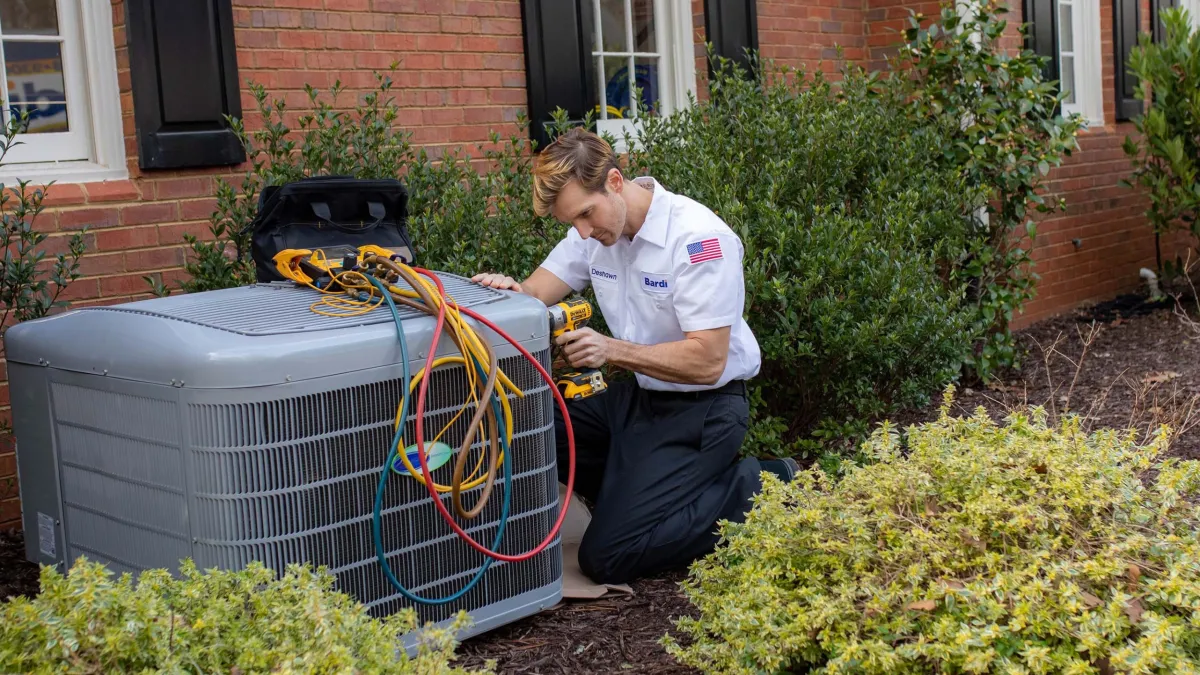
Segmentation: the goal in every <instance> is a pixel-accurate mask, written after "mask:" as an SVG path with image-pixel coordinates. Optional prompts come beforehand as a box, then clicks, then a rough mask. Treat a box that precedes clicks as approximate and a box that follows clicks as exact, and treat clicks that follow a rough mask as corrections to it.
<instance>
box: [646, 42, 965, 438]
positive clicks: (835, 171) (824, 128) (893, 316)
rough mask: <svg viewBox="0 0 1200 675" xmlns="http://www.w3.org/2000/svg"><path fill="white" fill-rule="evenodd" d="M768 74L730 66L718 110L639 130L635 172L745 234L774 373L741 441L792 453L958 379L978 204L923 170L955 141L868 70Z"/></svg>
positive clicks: (720, 78)
mask: <svg viewBox="0 0 1200 675" xmlns="http://www.w3.org/2000/svg"><path fill="white" fill-rule="evenodd" d="M759 71H760V72H762V73H764V78H763V80H761V81H758V80H753V79H749V78H744V77H740V76H739V74H738V73H737V72H736V71H735V70H734V69H733V68H732V67H731V66H730V64H728V63H727V62H724V63H722V65H721V66H720V67H719V68H718V70H717V72H716V73H715V77H714V79H713V81H712V83H711V90H712V92H713V96H712V97H711V99H710V101H709V102H706V103H699V104H695V105H693V106H691V107H689V108H686V109H684V110H683V111H681V112H679V113H677V114H675V115H672V116H670V117H667V118H662V119H654V118H649V119H647V120H646V121H645V125H644V130H643V132H642V135H641V138H640V141H641V148H640V149H637V150H635V151H633V152H632V153H631V154H630V165H631V169H632V172H633V173H635V174H640V173H648V174H651V175H654V176H655V177H656V178H657V179H658V180H659V181H661V182H662V183H663V185H664V186H666V187H667V188H668V189H671V190H673V191H677V192H679V193H681V194H684V195H687V196H689V197H692V198H694V199H696V200H698V201H700V202H701V203H703V204H705V205H707V206H708V207H709V208H711V209H713V211H715V212H716V213H717V214H718V215H719V216H721V217H722V218H723V219H724V220H725V221H726V222H727V223H728V224H729V225H730V227H732V228H733V229H734V230H735V231H736V232H737V233H738V235H739V236H740V237H741V238H742V241H743V243H744V245H745V248H746V255H745V268H746V293H747V295H746V317H747V319H748V321H749V323H750V326H751V328H752V329H753V330H754V333H755V335H756V337H757V338H758V340H759V344H760V347H761V348H762V352H763V362H764V363H763V370H762V373H761V375H760V376H759V377H758V378H756V379H755V380H754V381H753V384H754V389H755V392H754V401H755V416H754V419H755V421H754V426H753V428H752V430H751V435H750V440H749V442H748V443H747V444H746V447H747V450H748V451H749V452H754V453H763V454H776V455H783V454H790V453H791V452H794V451H795V450H796V449H797V448H796V447H794V446H793V444H798V445H799V447H800V449H805V450H812V449H815V447H814V446H816V445H817V444H820V443H824V444H825V445H827V446H828V445H829V443H830V442H831V441H843V439H845V438H846V437H847V436H849V437H850V438H854V437H855V436H859V437H861V434H862V433H863V432H865V429H866V424H867V422H868V420H870V419H871V418H873V417H876V416H878V415H882V414H886V413H888V412H891V411H893V410H896V409H897V408H901V407H907V406H920V405H923V404H925V403H927V401H928V395H929V393H930V392H935V391H938V390H940V389H941V388H942V387H944V386H945V384H946V383H947V382H949V381H950V380H951V379H952V378H954V377H955V376H956V375H957V373H958V372H959V371H960V369H961V366H962V363H963V361H964V359H965V358H966V357H967V355H968V353H969V351H970V347H971V341H972V337H973V335H972V331H971V325H970V319H971V314H970V313H969V312H968V311H967V310H966V309H965V308H964V303H963V295H964V292H965V291H964V284H963V283H961V282H960V281H957V280H955V279H950V278H946V275H945V268H946V265H947V261H953V260H954V259H955V257H956V256H957V255H958V254H959V253H960V252H961V251H962V250H963V249H964V247H965V246H966V240H967V238H968V236H969V232H968V227H969V222H968V220H967V218H966V214H968V213H969V212H970V209H971V206H972V205H973V204H974V203H977V200H978V198H979V197H978V195H977V193H973V192H972V190H970V189H969V188H968V187H967V186H966V185H965V184H964V181H963V180H962V179H961V177H960V176H959V175H958V172H957V171H956V170H953V169H947V168H943V167H939V166H938V165H937V164H936V163H932V162H928V161H926V159H925V156H926V154H927V148H928V147H929V144H930V143H931V139H936V138H937V137H938V136H939V134H941V133H943V131H942V130H941V129H939V128H937V127H936V126H935V125H932V124H926V123H924V122H919V123H912V124H906V123H905V120H906V118H905V117H903V116H902V115H900V114H899V110H898V109H897V107H896V106H895V105H894V104H893V103H892V101H891V99H889V98H887V97H884V96H880V95H877V93H876V92H875V91H874V89H875V87H876V85H877V82H876V80H875V79H874V78H872V77H870V76H868V75H866V74H864V73H863V72H862V71H860V70H851V71H849V72H847V73H846V74H845V78H844V80H843V81H842V83H841V85H840V88H839V89H838V90H837V91H834V90H833V88H832V87H831V85H830V83H829V82H827V81H826V80H825V79H824V78H823V77H821V75H820V74H817V75H816V76H814V77H812V78H809V77H807V76H806V74H805V73H803V72H797V71H795V70H792V69H790V68H777V67H775V66H774V65H773V64H760V67H759ZM767 73H769V74H770V75H769V77H767V76H766V75H765V74H767Z"/></svg>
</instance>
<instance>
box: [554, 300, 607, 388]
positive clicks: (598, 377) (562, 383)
mask: <svg viewBox="0 0 1200 675" xmlns="http://www.w3.org/2000/svg"><path fill="white" fill-rule="evenodd" d="M549 312H550V335H551V336H552V337H554V338H557V337H558V336H560V335H562V334H563V333H566V332H568V331H573V330H578V329H580V328H583V327H584V326H586V325H587V322H588V319H590V318H592V305H591V303H589V302H588V301H587V300H584V299H583V298H578V299H575V300H565V301H563V302H560V303H558V304H557V305H553V306H551V307H550V308H549ZM555 384H557V385H558V390H559V392H560V393H562V396H563V398H564V399H576V400H577V399H581V398H587V397H588V396H591V395H593V394H599V393H600V392H602V391H604V390H605V389H607V388H608V384H606V383H605V382H604V375H603V374H602V373H601V372H600V371H599V370H597V369H595V368H587V369H584V370H581V371H572V372H569V373H565V374H563V375H562V376H561V377H559V378H558V379H557V380H556V381H555Z"/></svg>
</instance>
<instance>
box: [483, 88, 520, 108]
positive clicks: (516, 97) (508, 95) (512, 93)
mask: <svg viewBox="0 0 1200 675" xmlns="http://www.w3.org/2000/svg"><path fill="white" fill-rule="evenodd" d="M491 97H492V103H501V104H508V105H523V104H524V103H525V102H526V97H525V92H524V91H523V90H521V89H493V90H491Z"/></svg>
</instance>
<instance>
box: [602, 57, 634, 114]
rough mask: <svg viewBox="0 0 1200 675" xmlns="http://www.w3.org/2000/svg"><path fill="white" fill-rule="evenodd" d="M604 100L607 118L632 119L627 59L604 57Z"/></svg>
mask: <svg viewBox="0 0 1200 675" xmlns="http://www.w3.org/2000/svg"><path fill="white" fill-rule="evenodd" d="M604 99H605V100H606V101H607V102H608V106H609V107H608V116H609V118H613V117H623V118H628V117H632V115H631V114H630V112H629V59H628V58H627V57H624V56H606V57H604Z"/></svg>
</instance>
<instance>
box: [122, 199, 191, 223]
mask: <svg viewBox="0 0 1200 675" xmlns="http://www.w3.org/2000/svg"><path fill="white" fill-rule="evenodd" d="M178 211H179V207H178V204H176V203H173V202H166V203H151V204H135V205H132V206H126V207H124V208H122V209H121V224H122V225H146V224H151V223H154V224H157V223H169V222H172V221H174V220H177V219H178Z"/></svg>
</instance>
